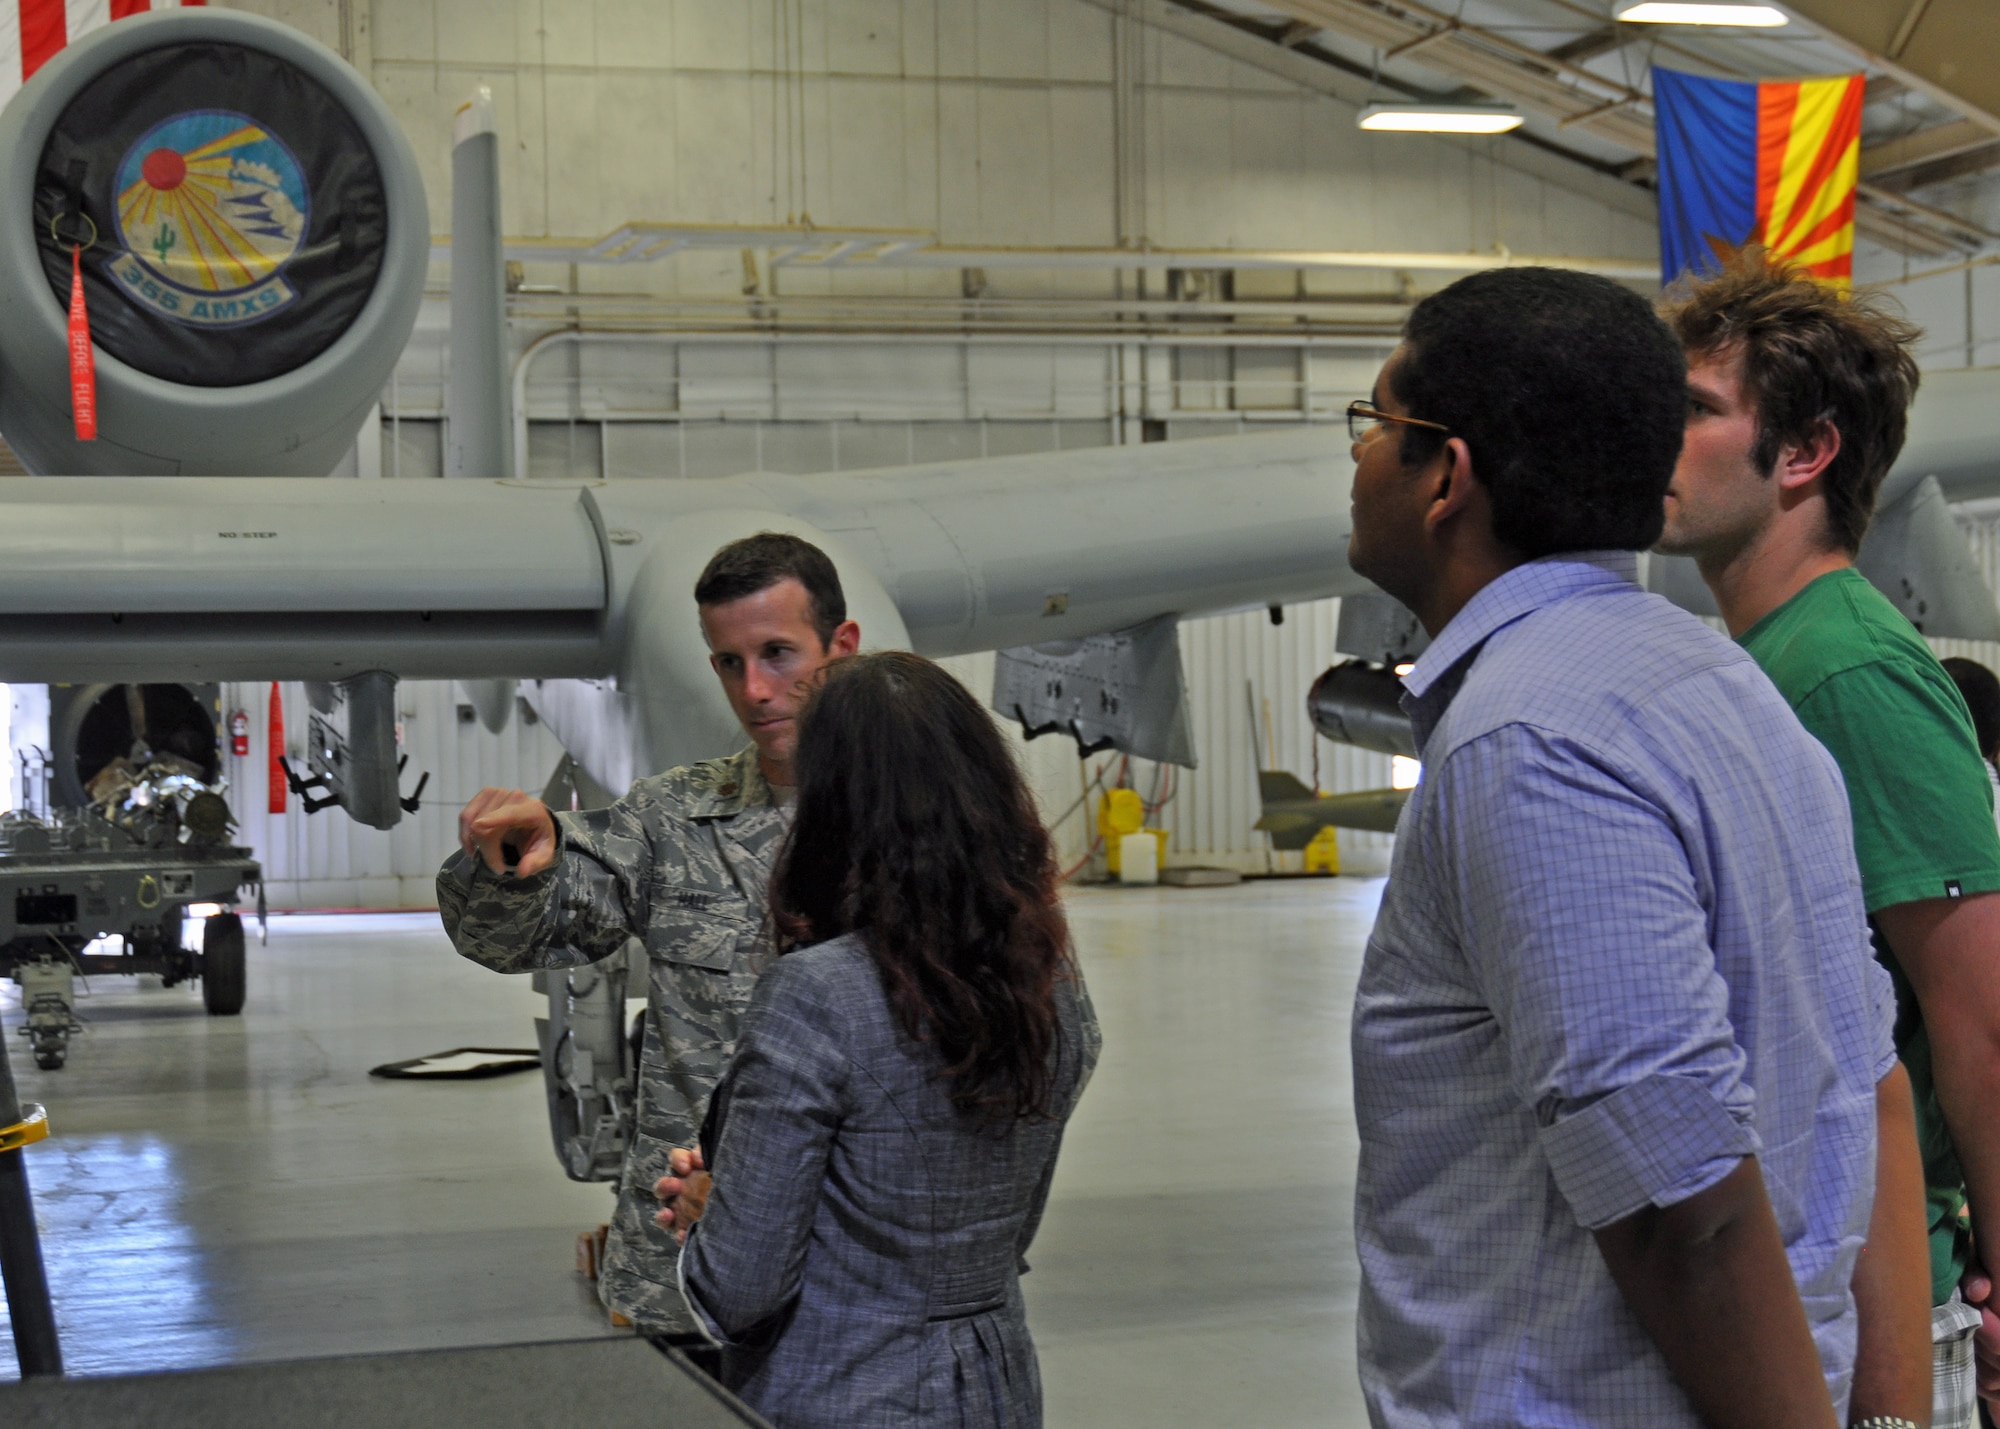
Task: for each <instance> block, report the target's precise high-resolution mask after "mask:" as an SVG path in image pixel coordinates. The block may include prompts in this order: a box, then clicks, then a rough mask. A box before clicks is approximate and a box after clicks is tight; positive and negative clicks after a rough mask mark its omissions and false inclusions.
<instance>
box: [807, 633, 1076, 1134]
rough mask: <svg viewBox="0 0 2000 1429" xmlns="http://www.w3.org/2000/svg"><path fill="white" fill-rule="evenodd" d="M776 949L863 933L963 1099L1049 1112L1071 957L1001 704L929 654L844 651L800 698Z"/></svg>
mask: <svg viewBox="0 0 2000 1429" xmlns="http://www.w3.org/2000/svg"><path fill="white" fill-rule="evenodd" d="M793 768H794V770H795V771H796V772H797V774H798V781H799V782H798V804H797V812H796V814H795V816H794V818H793V822H792V829H791V833H790V834H789V835H788V836H787V837H786V839H785V843H784V846H783V847H782V848H781V849H780V850H779V853H778V859H777V867H776V869H775V870H774V871H773V873H772V875H771V903H770V906H771V918H772V923H773V926H774V931H775V939H774V941H775V942H776V945H777V949H778V952H779V953H780V954H784V953H788V952H791V951H793V950H794V949H796V948H801V947H804V946H806V945H807V944H810V943H818V942H824V941H826V940H827V939H829V938H837V937H840V936H841V935H842V934H845V933H853V932H859V933H861V934H862V935H863V938H864V941H865V942H866V944H867V946H868V951H869V953H870V955H871V957H872V958H873V960H874V963H875V967H876V969H877V971H878V972H879V974H880V976H881V978H882V986H883V989H884V990H885V991H886V992H887V994H888V997H889V1003H890V1006H891V1007H892V1008H893V1009H894V1011H895V1015H896V1021H897V1023H898V1025H899V1026H900V1027H901V1028H902V1030H903V1032H904V1034H905V1035H907V1036H909V1037H910V1038H912V1039H915V1040H918V1041H925V1042H929V1043H930V1044H932V1046H934V1047H935V1048H936V1049H937V1051H938V1053H939V1054H940V1056H941V1058H942V1060H943V1064H944V1065H943V1071H942V1073H941V1075H942V1076H943V1077H944V1078H945V1079H946V1080H947V1081H948V1082H949V1083H950V1088H951V1100H952V1102H953V1103H954V1104H955V1105H956V1106H957V1107H958V1108H959V1110H960V1111H962V1112H965V1113H967V1114H968V1115H972V1116H974V1117H977V1118H979V1119H981V1120H987V1121H994V1122H1006V1121H1011V1120H1015V1119H1017V1118H1022V1117H1034V1116H1047V1115H1048V1114H1049V1110H1050V1108H1049V1096H1050V1092H1051V1090H1052V1084H1053V1081H1054V1076H1055V1056H1056V1052H1057V1050H1058V1044H1059V1042H1060V1030H1059V1023H1058V1020H1057V1013H1056V1001H1055V983H1056V979H1057V978H1058V977H1060V976H1063V975H1064V974H1065V973H1067V972H1068V971H1069V969H1070V967H1071V961H1070V942H1069V929H1068V925H1067V924H1066V922H1065V921H1064V919H1063V913H1062V905H1061V903H1060V902H1059V901H1058V898H1057V893H1056V888H1057V876H1056V861H1055V851H1054V848H1053V846H1052V844H1051V842H1050V840H1049V835H1048V830H1047V829H1046V828H1045V827H1044V826H1043V824H1042V819H1041V815H1040V813H1039V811H1038V810H1037V809H1036V807H1035V800H1034V796H1033V794H1031V793H1030V792H1029V790H1028V786H1027V783H1026V782H1025V781H1024V780H1023V779H1022V778H1021V773H1020V770H1019V768H1018V767H1017V766H1016V765H1015V763H1014V756H1013V754H1012V752H1011V751H1010V750H1009V749H1008V748H1007V745H1006V742H1005V741H1004V740H1003V739H1002V738H1001V735H1000V730H999V727H998V726H997V725H996V724H995V723H994V721H993V717H992V716H991V715H989V714H987V712H986V711H985V710H984V709H982V708H981V707H980V705H979V702H978V701H977V700H975V699H974V698H973V697H972V695H971V693H970V692H969V691H967V690H966V688H965V686H963V685H961V684H960V683H959V682H958V681H957V680H955V679H953V678H952V677H951V675H950V674H948V673H947V672H946V671H944V670H943V669H940V668H939V667H938V666H936V665H934V664H932V663H931V662H930V661H929V660H926V659H924V658H923V657H922V656H921V655H911V654H906V653H904V652H901V651H884V652H882V653H880V654H875V655H860V656H855V657H853V658H850V659H846V660H842V661H839V662H837V663H835V664H833V665H831V666H829V667H828V668H827V672H826V676H825V680H824V682H823V683H822V684H821V686H820V687H819V689H818V690H816V691H815V692H814V693H813V695H812V697H811V699H810V700H809V701H808V702H807V704H806V706H805V708H804V709H803V710H802V711H801V712H800V714H799V742H798V753H797V754H796V756H795V757H794V763H793Z"/></svg>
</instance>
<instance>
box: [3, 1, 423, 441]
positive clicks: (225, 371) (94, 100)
mask: <svg viewBox="0 0 2000 1429" xmlns="http://www.w3.org/2000/svg"><path fill="white" fill-rule="evenodd" d="M0 216H4V217H0V432H4V433H5V435H6V439H7V442H8V445H10V446H12V447H13V448H14V450H15V451H16V452H17V453H18V454H19V455H20V457H21V460H22V462H23V463H24V464H25V465H26V466H27V467H28V468H29V469H30V470H31V471H34V472H37V473H41V474H47V475H64V476H89V475H96V476H148V475H174V474H182V475H188V476H258V475H261V476H323V475H325V474H326V473H327V472H329V471H331V470H332V469H333V468H334V466H335V465H337V464H338V462H339V461H340V459H341V458H342V457H343V456H344V455H345V454H346V452H347V450H348V448H349V447H350V446H351V445H352V443H353V441H354V437H355V433H356V431H357V430H358V429H359V427H360V425H361V422H362V420H363V418H364V417H365V416H366V415H367V413H368V410H369V408H370V407H372V406H373V405H374V404H375V403H376V402H377V401H378V400H379V399H380V396H381V392H382V388H383V387H384V386H385V385H386V384H387V382H388V380H389V374H390V373H391V371H393V369H394V367H395V364H396V361H397V359H398V358H399V357H400V356H401V355H402V352H403V348H404V346H405V344H406V343H407V342H408V341H409V336H410V329H411V327H412V326H413V325H414V324H415V322H416V315H417V306H418V304H419V303H420V302H421V301H422V299H423V285H424V275H425V269H426V267H427V265H428V263H429V258H430V214H429V209H428V207H427V205H426V204H425V201H424V189H423V182H422V179H421V177H420V176H419V174H418V172H417V163H416V155H415V154H414V153H413V152H412V151H411V149H410V144H409V140H408V139H406V138H405V137H404V136H403V132H402V130H401V128H400V127H399V126H398V125H397V123H396V120H395V118H394V117H393V116H392V115H391V114H390V113H389V110H388V108H387V106H386V105H384V104H383V103H382V101H381V99H380V98H379V97H378V96H377V95H376V94H375V92H374V90H373V89H371V88H370V87H369V85H368V83H367V81H365V80H364V79H362V77H361V76H360V75H358V74H356V73H355V72H354V70H353V69H352V68H351V67H350V66H349V65H347V64H346V62H345V61H343V60H342V59H341V58H340V57H339V56H338V55H336V54H334V53H333V52H332V51H331V50H328V49H327V48H326V47H325V46H323V45H320V44H318V43H316V42H315V41H313V40H311V39H308V38H307V37H306V36H304V35H302V34H300V33H299V32H298V31H296V30H293V29H290V28H288V27H286V26H284V25H280V24H277V23H276V22H274V21H270V20H265V19H262V18H260V17H258V16H255V15H245V14H241V13H236V12H231V11H228V10H222V9H218V8H214V7H205V8H200V9H175V10H170V11H164V12H154V13H152V14H147V15H136V16H132V17H129V18H127V19H122V20H118V21H116V22H114V23H112V24H109V25H105V26H103V27H102V28H100V29H97V30H94V31H92V32H91V33H90V34H88V35H86V36H84V37H83V38H82V39H80V40H78V41H77V42H76V43H74V44H72V45H69V46H68V47H66V48H65V49H64V50H63V51H62V52H61V53H60V54H58V55H57V56H56V57H55V58H54V59H52V60H50V61H49V62H48V63H47V64H45V65H43V66H42V68H41V69H40V70H38V71H37V72H36V74H35V76H34V78H33V79H31V80H29V81H28V83H27V84H26V85H24V86H22V88H21V91H20V92H19V93H18V94H17V95H15V96H14V98H13V100H12V101H11V102H10V103H9V104H8V105H7V107H6V109H5V111H4V112H0ZM93 238H94V242H90V246H89V247H88V248H87V249H86V251H85V253H84V255H83V271H84V284H85V294H86V297H87V299H88V302H89V306H90V320H91V336H92V339H93V342H94V344H95V346H96V349H97V404H98V405H97V418H98V423H97V431H98V437H97V440H96V441H93V442H79V441H77V440H76V438H75V433H74V429H73V424H72V420H71V413H70V395H69V363H68V341H67V331H66V321H65V318H66V312H67V308H68V294H69V283H70V277H69V272H70V246H71V244H73V243H76V242H79V241H89V240H92V239H93Z"/></svg>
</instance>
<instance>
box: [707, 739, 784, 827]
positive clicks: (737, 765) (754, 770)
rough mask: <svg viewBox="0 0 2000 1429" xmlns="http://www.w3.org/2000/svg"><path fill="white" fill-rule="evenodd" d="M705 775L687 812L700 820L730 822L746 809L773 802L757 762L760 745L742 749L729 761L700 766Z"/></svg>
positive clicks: (728, 759) (769, 787)
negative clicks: (728, 820)
mask: <svg viewBox="0 0 2000 1429" xmlns="http://www.w3.org/2000/svg"><path fill="white" fill-rule="evenodd" d="M697 767H698V768H699V769H700V770H701V773H700V774H698V775H697V776H696V783H695V786H694V788H693V789H692V790H690V791H689V792H690V797H689V799H688V802H687V806H686V807H687V813H688V816H689V817H690V818H696V819H727V818H733V817H735V816H736V815H737V814H740V813H742V812H743V811H744V810H745V809H753V808H763V807H767V806H769V805H770V804H772V803H773V800H772V798H771V786H770V784H769V783H767V782H766V781H765V779H764V771H763V769H762V768H760V767H759V766H758V763H757V746H756V745H754V744H752V745H749V746H747V747H745V748H743V749H740V750H738V751H737V752H736V753H735V754H732V755H730V756H729V758H727V759H723V760H718V761H717V762H716V763H714V764H709V765H703V766H697Z"/></svg>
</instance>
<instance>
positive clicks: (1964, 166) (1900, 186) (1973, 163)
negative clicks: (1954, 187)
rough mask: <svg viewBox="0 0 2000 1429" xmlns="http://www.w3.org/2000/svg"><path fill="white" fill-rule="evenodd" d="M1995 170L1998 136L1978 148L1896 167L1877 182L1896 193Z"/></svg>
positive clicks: (1998, 162) (1999, 164) (1999, 148)
mask: <svg viewBox="0 0 2000 1429" xmlns="http://www.w3.org/2000/svg"><path fill="white" fill-rule="evenodd" d="M1994 169H2000V139H1988V140H1987V141H1986V143H1984V144H1982V145H1980V146H1979V147H1978V148H1975V149H1966V150H1963V151H1961V152H1959V153H1955V154H1952V155H1950V156H1948V157H1946V158H1941V159H1937V160H1934V161H1932V162H1930V163H1927V164H1919V165H1917V166H1916V167H1914V168H1909V169H1902V170H1899V171H1898V172H1896V173H1894V174H1891V175H1889V176H1888V177H1887V178H1885V179H1879V180H1877V182H1878V183H1880V184H1881V185H1882V186H1883V187H1885V188H1888V189H1891V190H1893V191H1895V192H1897V193H1908V192H1910V191H1911V190H1912V189H1921V188H1928V187H1929V186H1930V185H1932V184H1948V183H1951V182H1952V181H1954V180H1956V179H1969V178H1971V177H1973V176H1974V175H1975V174H1984V173H1989V172H1991V171H1992V170H1994Z"/></svg>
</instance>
